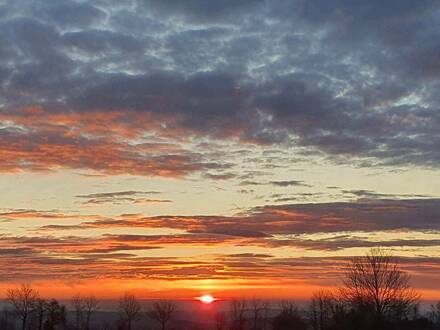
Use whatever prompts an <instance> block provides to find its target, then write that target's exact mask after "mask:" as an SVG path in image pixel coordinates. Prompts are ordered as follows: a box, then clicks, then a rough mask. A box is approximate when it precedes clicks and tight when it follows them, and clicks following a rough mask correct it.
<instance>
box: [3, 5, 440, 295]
mask: <svg viewBox="0 0 440 330" xmlns="http://www.w3.org/2000/svg"><path fill="white" fill-rule="evenodd" d="M439 26H440V2H439V1H434V0H432V1H430V0H417V1H414V0H399V1H392V0H386V1H384V0H380V1H379V0H371V1H361V2H359V1H355V0H335V1H328V0H316V1H306V0H270V1H269V0H240V1H236V0H216V1H207V0H185V1H181V0H124V1H111V0H96V1H73V0H46V1H43V0H39V1H16V0H15V1H13V0H0V268H1V272H0V297H3V296H4V294H5V289H6V288H9V287H11V286H15V285H17V284H18V283H31V284H33V285H34V286H35V287H36V288H37V289H38V290H39V291H40V292H41V293H42V294H44V295H48V296H49V295H51V296H55V297H59V298H65V297H70V296H72V295H74V294H75V293H76V292H84V293H85V292H87V293H93V294H95V295H98V296H99V297H103V298H115V297H118V296H120V295H121V294H123V293H124V292H125V291H134V292H136V293H137V294H138V295H139V296H141V297H144V298H155V297H171V298H191V297H198V296H200V295H202V294H212V295H214V296H215V297H220V298H227V297H233V296H261V297H270V298H281V297H284V298H287V297H289V298H298V299H299V298H300V299H302V298H307V297H309V296H310V295H311V294H312V293H313V291H314V290H316V289H319V288H323V287H333V286H335V285H338V284H339V283H340V282H341V276H342V272H343V271H344V263H345V262H346V260H347V258H349V257H352V256H358V255H363V254H365V252H366V251H368V249H370V248H371V247H374V246H378V245H380V246H384V247H386V248H388V249H389V250H390V251H391V252H392V253H393V254H394V255H396V256H398V257H399V260H400V262H401V265H402V267H403V268H404V269H405V270H407V271H409V272H410V273H411V275H412V279H413V284H414V286H415V287H416V288H417V289H418V290H420V292H422V293H423V297H424V298H425V299H440V284H439V283H440V282H439V279H440V94H439V92H438V91H439V89H440V79H439V77H440V38H439V28H438V27H439Z"/></svg>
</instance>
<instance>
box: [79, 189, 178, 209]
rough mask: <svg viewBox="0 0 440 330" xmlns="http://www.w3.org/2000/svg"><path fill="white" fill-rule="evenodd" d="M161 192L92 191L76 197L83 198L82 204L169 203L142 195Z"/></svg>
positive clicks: (167, 200)
mask: <svg viewBox="0 0 440 330" xmlns="http://www.w3.org/2000/svg"><path fill="white" fill-rule="evenodd" d="M157 194H161V192H158V191H134V190H129V191H117V192H104V193H94V194H87V195H77V196H75V197H76V198H80V199H85V201H83V202H82V204H83V205H92V204H93V205H102V204H108V203H110V204H124V203H132V204H155V203H171V202H172V201H171V200H169V199H151V198H145V197H142V196H149V195H157Z"/></svg>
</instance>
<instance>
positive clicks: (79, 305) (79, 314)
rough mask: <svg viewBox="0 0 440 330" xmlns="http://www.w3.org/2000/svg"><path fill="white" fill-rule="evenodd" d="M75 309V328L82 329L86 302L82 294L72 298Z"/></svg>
mask: <svg viewBox="0 0 440 330" xmlns="http://www.w3.org/2000/svg"><path fill="white" fill-rule="evenodd" d="M72 305H73V310H74V312H75V329H76V330H82V328H83V324H84V311H85V303H84V299H83V297H82V296H81V295H80V294H77V295H75V296H74V297H73V298H72Z"/></svg>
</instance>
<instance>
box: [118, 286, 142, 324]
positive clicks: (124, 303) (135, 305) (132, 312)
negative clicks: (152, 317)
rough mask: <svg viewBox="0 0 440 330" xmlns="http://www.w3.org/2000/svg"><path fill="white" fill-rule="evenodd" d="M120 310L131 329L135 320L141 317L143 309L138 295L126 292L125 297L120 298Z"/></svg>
mask: <svg viewBox="0 0 440 330" xmlns="http://www.w3.org/2000/svg"><path fill="white" fill-rule="evenodd" d="M119 310H120V313H121V316H122V320H123V321H124V322H126V324H127V329H128V330H131V326H132V324H133V322H135V321H137V320H138V319H139V313H140V311H141V304H140V303H139V300H138V299H137V298H136V296H134V295H132V294H129V293H126V294H125V295H124V297H122V298H121V299H120V300H119Z"/></svg>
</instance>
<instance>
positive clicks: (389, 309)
mask: <svg viewBox="0 0 440 330" xmlns="http://www.w3.org/2000/svg"><path fill="white" fill-rule="evenodd" d="M343 283H344V287H343V288H342V290H341V292H342V294H343V296H344V298H345V299H346V300H347V301H348V303H349V304H350V305H351V306H352V308H354V309H362V310H364V311H370V312H371V313H373V316H374V318H375V320H376V322H379V323H381V322H382V321H383V320H384V319H402V318H405V317H407V316H408V315H409V314H410V313H411V312H412V311H413V310H414V309H415V307H416V305H417V304H418V301H419V295H418V294H417V293H416V292H415V291H414V290H413V289H412V288H411V285H410V276H409V275H408V274H407V273H405V272H403V271H401V270H400V269H399V267H398V264H397V263H396V262H395V261H394V260H393V258H392V257H391V255H389V254H387V253H386V251H384V250H383V249H380V248H376V249H372V250H370V252H369V253H368V254H367V255H366V256H365V257H361V258H354V259H352V260H351V261H350V264H349V266H348V270H347V273H346V278H345V280H344V282H343Z"/></svg>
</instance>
